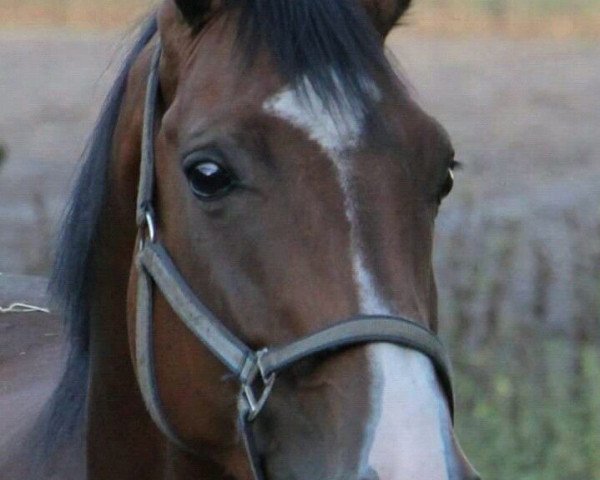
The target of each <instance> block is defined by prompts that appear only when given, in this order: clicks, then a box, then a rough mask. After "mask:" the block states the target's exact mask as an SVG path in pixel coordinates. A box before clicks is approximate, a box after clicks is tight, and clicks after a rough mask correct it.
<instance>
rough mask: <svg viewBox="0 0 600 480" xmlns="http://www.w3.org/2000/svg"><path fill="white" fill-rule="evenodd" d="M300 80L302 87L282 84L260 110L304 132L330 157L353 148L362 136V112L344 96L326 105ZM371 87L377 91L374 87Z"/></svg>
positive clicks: (304, 81) (337, 155) (363, 120)
mask: <svg viewBox="0 0 600 480" xmlns="http://www.w3.org/2000/svg"><path fill="white" fill-rule="evenodd" d="M303 83H304V85H302V86H301V87H292V86H285V87H284V88H283V89H281V90H279V91H278V92H276V93H275V94H274V95H271V96H270V97H268V98H267V99H266V101H265V102H264V104H263V110H264V111H265V112H267V113H269V114H272V115H274V116H276V117H278V118H280V119H282V120H285V121H287V122H288V123H290V124H292V125H293V126H295V127H297V128H300V129H302V130H303V131H305V132H306V133H307V135H308V137H309V138H310V139H311V140H313V141H315V142H316V143H318V144H319V145H320V146H321V147H322V148H323V149H324V150H325V151H326V152H327V153H329V154H330V156H334V157H339V156H340V154H341V153H342V152H344V151H349V150H352V149H354V148H356V147H357V146H358V144H359V142H360V140H361V137H362V135H363V130H364V128H363V127H364V122H365V115H364V113H363V112H362V111H361V110H359V109H357V108H353V103H352V102H351V101H350V99H344V98H343V97H342V99H341V100H340V101H339V102H337V104H336V105H334V106H328V105H326V104H325V103H324V102H323V100H322V99H321V97H320V96H319V95H318V94H317V92H316V91H315V90H314V88H313V87H312V85H311V84H310V83H309V82H308V81H307V80H303ZM372 89H373V91H374V92H377V93H378V90H377V89H376V87H374V86H373V87H372Z"/></svg>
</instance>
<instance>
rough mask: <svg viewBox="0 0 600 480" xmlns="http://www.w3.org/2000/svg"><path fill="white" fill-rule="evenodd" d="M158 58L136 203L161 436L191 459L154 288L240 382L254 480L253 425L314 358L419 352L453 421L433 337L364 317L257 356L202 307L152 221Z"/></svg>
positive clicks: (146, 391) (144, 367)
mask: <svg viewBox="0 0 600 480" xmlns="http://www.w3.org/2000/svg"><path fill="white" fill-rule="evenodd" d="M160 56H161V48H160V45H159V46H158V47H157V49H156V51H155V53H154V56H153V58H152V65H151V70H150V74H149V77H148V85H147V91H146V99H145V107H144V108H145V110H144V124H143V133H142V159H141V165H140V182H139V190H138V202H137V223H138V227H139V230H140V232H139V236H140V245H139V249H138V253H137V266H138V272H139V275H138V285H137V312H136V371H137V377H138V383H139V386H140V390H141V392H142V395H143V398H144V401H145V403H146V407H147V409H148V411H149V413H150V415H151V417H152V419H153V420H154V422H156V424H157V425H158V427H159V428H160V430H161V431H162V432H163V434H164V435H166V436H167V437H168V438H169V439H170V440H171V441H172V442H173V443H175V444H177V445H179V446H180V447H181V448H182V449H184V450H186V451H190V452H191V451H192V450H191V449H190V448H189V446H187V445H186V444H185V442H183V441H182V440H181V439H180V437H179V436H178V434H177V432H176V431H175V430H174V429H173V427H172V426H171V424H170V423H169V420H168V418H167V416H166V415H165V412H164V409H163V407H162V404H161V400H160V397H159V394H158V388H157V383H156V377H155V374H154V356H153V348H152V345H153V330H152V312H153V307H152V298H153V289H154V288H155V287H156V288H158V291H159V292H160V293H161V294H162V295H163V296H164V297H165V299H166V300H167V302H168V303H169V305H170V306H171V307H172V308H173V310H174V311H175V313H176V314H177V316H178V317H179V318H180V320H181V321H182V322H183V323H184V324H185V325H186V326H187V327H188V328H189V330H190V331H191V332H192V333H193V334H194V335H195V336H196V337H197V338H198V340H200V342H202V344H203V345H204V346H205V347H206V348H208V349H209V350H210V351H211V352H212V353H213V354H214V355H215V356H216V357H217V358H218V359H219V360H220V361H221V363H223V365H224V366H225V367H226V368H227V369H228V370H229V371H230V372H231V374H232V375H233V376H234V377H235V378H236V379H237V381H238V382H239V384H240V393H239V398H238V409H239V425H240V430H241V433H242V436H243V439H244V443H245V447H246V450H247V453H248V458H249V461H250V464H251V467H252V471H253V473H254V477H255V479H256V480H264V479H265V476H264V471H263V469H262V465H261V458H260V456H259V454H258V452H257V451H256V448H255V442H254V439H253V431H252V426H251V424H252V422H253V421H254V420H255V419H256V417H257V416H258V415H259V414H260V412H261V410H262V409H263V407H264V406H265V404H266V403H267V400H268V398H269V394H270V393H271V390H272V388H273V386H274V384H275V379H276V376H277V374H278V373H279V372H282V371H283V370H285V369H286V368H287V367H289V366H291V365H293V364H294V363H296V362H298V361H300V360H303V359H305V358H308V357H311V356H313V355H316V354H320V353H325V352H330V353H334V352H335V351H337V350H340V349H342V348H344V347H348V346H352V345H357V344H365V343H372V342H388V343H393V344H396V345H400V346H402V347H405V348H411V349H413V350H417V351H419V352H421V353H423V354H425V355H427V356H428V357H429V358H430V359H431V361H432V362H433V365H434V366H435V369H436V372H437V374H438V376H439V379H440V381H441V384H442V386H443V388H444V392H445V394H446V396H447V399H448V403H449V405H450V410H451V412H452V413H453V410H454V406H453V394H452V384H451V377H450V363H449V360H448V357H447V355H446V352H445V350H444V347H443V345H442V344H441V342H440V340H439V339H438V337H437V336H436V335H435V334H434V333H433V332H431V331H429V330H428V329H426V328H424V327H422V326H421V325H419V324H417V323H415V322H413V321H411V320H407V319H405V318H400V317H390V316H366V315H361V316H357V317H354V318H352V319H349V320H346V321H343V322H340V323H337V324H334V325H333V326H331V327H328V328H325V329H324V330H321V331H318V332H316V333H313V334H311V335H308V336H306V337H304V338H301V339H299V340H296V341H294V342H292V343H290V344H287V345H278V346H275V347H271V348H265V349H263V350H260V351H253V350H252V349H250V348H249V347H248V346H247V345H245V344H244V342H242V341H241V340H240V339H239V338H237V337H236V336H235V335H233V334H232V333H231V332H230V331H229V330H227V329H226V328H225V326H224V325H223V324H222V323H221V322H220V321H219V320H218V319H217V318H216V317H215V316H214V315H213V314H212V313H211V312H210V311H209V310H208V309H207V308H206V307H205V306H204V305H203V304H202V302H201V301H200V300H199V299H198V297H197V296H196V294H195V293H194V292H193V291H192V290H191V289H190V287H189V285H188V284H187V282H186V281H185V279H184V278H183V277H182V275H181V274H180V273H179V271H178V270H177V268H176V267H175V265H174V264H173V261H172V260H171V257H170V256H169V254H168V252H167V251H166V249H165V248H164V247H163V245H162V244H161V242H160V240H159V239H158V237H157V231H156V226H155V221H154V218H155V215H154V210H153V208H152V201H153V192H154V175H155V174H154V122H155V113H156V111H155V110H156V101H157V96H158V92H159V80H158V77H159V74H158V67H159V63H160Z"/></svg>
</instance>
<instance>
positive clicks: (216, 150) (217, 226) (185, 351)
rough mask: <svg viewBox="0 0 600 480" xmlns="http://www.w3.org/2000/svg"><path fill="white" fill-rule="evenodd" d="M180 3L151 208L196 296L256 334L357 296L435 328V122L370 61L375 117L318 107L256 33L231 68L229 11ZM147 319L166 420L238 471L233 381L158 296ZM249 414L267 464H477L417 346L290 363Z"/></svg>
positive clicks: (454, 472)
mask: <svg viewBox="0 0 600 480" xmlns="http://www.w3.org/2000/svg"><path fill="white" fill-rule="evenodd" d="M178 16H179V12H178V11H177V10H176V9H175V7H174V6H173V5H171V4H169V3H167V4H165V6H164V7H163V9H162V11H161V14H160V24H161V31H162V42H163V45H164V49H165V50H164V52H165V53H164V58H163V62H162V70H161V86H162V92H163V97H164V101H165V105H164V113H163V115H162V120H161V123H160V127H159V129H158V133H157V138H156V154H157V172H156V176H157V198H156V209H157V216H158V218H159V219H160V223H159V231H160V234H161V240H162V241H163V242H164V244H165V246H166V247H167V249H168V250H169V252H170V253H171V255H172V256H173V258H174V260H175V262H176V264H177V266H178V268H179V269H180V270H181V271H182V273H183V274H184V276H185V277H186V279H187V281H188V282H189V284H190V285H191V286H192V288H193V289H194V290H195V292H196V293H197V294H198V296H199V298H201V299H202V301H203V302H204V303H205V304H206V305H207V306H208V307H209V308H210V309H211V310H212V311H213V312H214V313H215V314H216V316H217V317H218V318H219V319H221V321H222V322H223V323H224V324H225V325H226V326H227V327H228V328H230V329H231V330H232V331H234V332H235V333H236V335H238V336H239V337H240V338H242V339H244V341H246V342H247V343H248V344H249V345H250V346H252V347H256V348H260V347H263V346H270V345H277V344H280V343H284V342H288V341H291V340H294V339H296V338H299V337H301V336H304V335H307V334H309V333H311V332H313V331H315V330H318V329H320V328H323V327H325V326H328V325H331V324H332V323H333V322H335V321H338V320H341V319H345V318H348V317H350V316H353V315H355V314H358V313H364V314H398V315H403V316H406V317H410V318H414V319H420V320H421V321H422V322H423V323H424V324H426V325H427V326H429V327H430V328H436V323H437V320H436V289H435V283H434V277H433V272H432V267H431V249H432V236H433V224H434V219H435V216H436V213H437V209H438V206H439V201H440V198H441V197H442V196H443V195H445V194H446V193H447V191H448V190H449V182H450V181H451V179H450V176H451V174H450V169H451V167H452V164H453V152H452V148H451V146H450V143H449V141H448V138H447V136H446V134H445V132H444V131H443V129H442V128H441V127H440V126H439V125H438V124H437V123H436V122H435V121H434V120H433V119H432V118H431V117H429V116H428V115H426V114H425V113H424V112H423V111H422V110H421V109H420V108H419V107H418V106H417V105H416V104H415V103H414V102H413V101H412V100H411V99H410V98H409V96H408V95H407V94H406V91H405V90H404V89H402V88H401V87H400V86H399V84H398V82H397V80H396V79H394V78H392V77H391V76H390V75H388V74H387V73H386V72H381V73H380V74H378V75H374V76H373V78H370V79H365V81H368V82H369V86H368V90H369V91H370V92H371V94H372V96H373V100H374V102H375V103H376V105H377V115H374V114H372V113H370V112H368V111H364V110H361V109H357V108H353V107H352V103H351V102H349V103H347V104H346V103H344V102H341V103H340V104H338V105H337V106H335V107H333V108H331V106H330V105H327V104H326V102H325V101H324V100H323V99H322V98H321V96H320V95H319V94H318V92H317V91H315V89H313V88H312V86H311V85H310V84H309V85H304V88H303V89H301V90H299V89H298V88H297V85H296V86H294V85H291V84H287V83H286V82H285V81H284V80H283V77H282V75H281V74H280V73H279V72H278V71H277V69H276V68H275V66H274V65H273V61H272V59H271V58H270V56H269V54H268V52H267V51H266V50H265V51H261V52H259V53H257V55H256V57H255V59H254V61H253V62H252V65H250V66H246V67H245V68H244V69H240V68H239V58H238V56H237V53H236V45H237V44H236V42H235V38H236V23H235V21H233V20H232V18H235V15H233V17H232V15H224V16H220V17H219V16H217V17H215V18H213V19H212V20H211V21H210V22H209V23H208V24H207V25H205V26H204V27H203V28H202V30H201V31H200V33H198V34H196V35H191V34H190V31H189V28H188V26H187V25H183V24H181V22H180V20H179V18H178ZM236 65H237V66H236ZM241 71H242V72H243V74H240V72H241ZM154 317H155V324H156V327H155V332H156V333H155V347H156V364H157V372H156V373H157V377H158V383H159V385H160V394H161V397H162V401H163V404H164V406H165V410H166V411H167V412H168V414H169V417H170V419H171V421H172V423H173V425H174V427H175V428H176V429H177V430H178V432H180V434H181V436H182V437H183V438H184V439H185V440H186V441H187V442H188V443H190V444H191V445H193V446H195V447H197V449H198V450H202V451H204V452H207V458H210V460H211V461H212V462H215V463H217V464H218V465H221V466H222V467H223V468H224V469H225V471H226V472H227V473H228V474H229V475H231V476H233V477H234V478H239V479H246V478H248V477H249V471H248V467H247V461H246V459H245V456H244V452H243V451H242V449H241V447H240V444H239V441H238V439H239V438H238V434H237V431H236V424H235V419H236V397H237V387H236V385H235V382H228V381H227V380H224V379H223V375H224V373H225V372H224V371H223V369H222V367H221V365H220V364H219V362H218V361H217V360H216V359H214V358H213V357H212V356H211V354H210V353H209V352H208V351H206V350H205V349H204V348H203V347H202V346H201V345H200V344H199V343H198V341H197V340H196V339H195V338H194V337H193V336H192V335H191V334H190V333H189V332H187V331H186V329H185V327H184V326H183V324H181V323H180V322H179V320H178V319H177V317H176V315H175V314H174V313H173V312H172V311H171V309H170V308H169V306H168V305H167V304H166V302H165V301H164V300H163V299H161V298H160V296H158V298H156V302H155V312H154ZM255 427H256V432H257V439H258V444H259V445H258V447H259V450H260V452H261V454H262V455H263V456H264V458H265V462H266V471H267V473H268V475H269V478H273V479H288V478H289V479H298V480H301V479H302V480H304V479H307V480H308V479H311V480H314V479H317V478H318V479H327V480H332V479H345V480H348V479H357V480H358V479H367V478H368V479H374V478H380V479H382V480H400V479H416V478H427V479H429V480H446V479H448V480H449V479H466V478H474V477H473V475H474V474H473V473H472V470H471V468H470V467H469V465H468V463H467V462H466V460H465V459H464V457H463V456H462V453H461V452H460V448H459V447H458V446H457V444H456V440H455V438H454V435H453V431H452V424H451V420H450V415H449V411H448V407H447V404H446V399H445V398H444V396H443V394H442V391H441V388H440V386H439V384H438V381H437V378H436V375H435V373H434V371H433V368H432V365H431V363H430V361H429V360H428V359H427V358H426V357H424V356H423V355H421V354H420V353H416V352H414V351H411V350H406V349H402V348H400V347H397V346H392V345H387V344H371V345H368V346H364V347H355V348H351V349H348V350H346V351H344V352H341V353H338V354H336V355H334V356H331V357H327V358H318V359H311V360H309V361H304V362H302V363H300V364H298V365H297V366H295V367H294V368H292V369H291V370H290V371H289V372H286V374H284V375H282V376H281V377H280V378H279V379H278V382H277V386H276V388H275V389H274V391H273V393H272V396H271V398H270V399H269V403H268V404H267V406H266V408H265V410H264V412H263V413H262V414H261V416H260V417H259V419H258V420H257V421H256V424H255Z"/></svg>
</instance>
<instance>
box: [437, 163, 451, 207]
mask: <svg viewBox="0 0 600 480" xmlns="http://www.w3.org/2000/svg"><path fill="white" fill-rule="evenodd" d="M453 187H454V172H453V171H452V169H448V176H447V177H446V180H445V181H444V184H443V185H442V188H441V190H440V192H439V193H438V203H442V200H443V199H444V198H446V197H447V196H448V195H450V192H451V191H452V188H453Z"/></svg>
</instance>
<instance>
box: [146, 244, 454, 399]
mask: <svg viewBox="0 0 600 480" xmlns="http://www.w3.org/2000/svg"><path fill="white" fill-rule="evenodd" d="M138 259H139V262H140V265H141V266H143V268H144V270H145V271H146V272H147V274H148V275H150V277H151V278H152V280H153V281H154V282H155V283H156V285H157V286H158V288H159V290H160V291H161V293H162V294H163V295H164V296H165V298H166V299H167V301H168V302H169V305H171V308H173V310H174V311H175V313H177V316H178V317H179V318H180V319H181V320H182V321H183V322H184V323H185V324H186V326H187V327H188V328H189V329H190V331H191V332H192V333H193V334H194V335H195V336H196V337H197V338H198V340H200V341H201V342H202V343H203V344H204V345H205V346H206V347H207V348H208V349H209V350H210V351H211V352H213V354H214V355H215V356H216V357H217V358H219V360H220V361H221V362H222V363H223V364H224V365H225V366H226V367H227V368H228V369H229V370H230V371H231V373H233V374H234V375H235V376H236V377H237V378H238V379H239V380H240V382H241V383H246V382H247V381H248V380H250V379H252V378H254V376H255V375H256V374H257V371H256V370H258V369H261V370H262V371H261V374H262V375H264V376H269V375H270V374H272V373H278V372H280V371H282V370H285V369H286V368H287V367H289V366H290V365H292V364H294V363H296V362H298V361H300V360H302V359H304V358H307V357H311V356H314V355H316V354H319V353H324V352H331V351H334V350H337V349H340V348H342V347H347V346H350V345H357V344H361V343H372V342H388V343H394V344H397V345H400V346H403V347H407V348H411V349H413V350H417V351H419V352H422V353H423V354H425V355H427V356H428V357H429V358H430V359H431V361H432V362H433V364H434V365H435V368H436V370H437V372H438V374H439V376H440V380H441V381H442V385H443V387H444V389H445V392H446V395H447V396H448V400H449V402H450V406H451V410H452V409H453V407H452V398H453V395H452V385H451V380H450V378H451V374H450V367H449V364H450V362H449V360H448V358H447V355H446V352H445V350H444V347H443V345H442V344H441V342H440V341H439V339H438V338H437V337H436V336H435V335H434V334H433V333H432V332H430V331H429V330H427V329H425V328H424V327H422V326H420V325H419V324H417V323H415V322H413V321H411V320H408V319H405V318H401V317H387V316H372V315H363V316H358V317H355V318H353V319H350V320H346V321H343V322H340V323H338V324H336V325H333V326H331V327H328V328H326V329H323V330H321V331H319V332H316V333H314V334H311V335H309V336H307V337H304V338H302V339H300V340H297V341H295V342H292V343H290V344H288V345H283V346H278V347H274V348H272V349H269V350H267V351H266V352H264V353H263V354H262V355H260V360H259V358H258V352H252V350H251V349H250V348H248V347H247V346H245V345H244V343H243V342H241V341H240V340H239V339H238V338H237V337H235V335H233V334H232V333H231V332H230V331H229V330H227V329H226V328H225V327H224V326H223V324H222V323H221V322H219V321H218V320H217V319H216V317H215V316H214V315H213V314H212V313H211V312H210V311H209V310H208V309H207V308H206V307H205V306H204V305H203V304H202V303H201V302H200V301H199V300H198V298H197V297H196V296H195V294H194V292H192V290H191V289H190V288H189V286H188V284H187V283H186V281H185V279H184V278H183V277H182V275H181V273H179V271H178V270H177V268H176V267H175V265H174V264H173V262H172V260H171V258H170V257H169V254H168V253H167V252H166V250H165V249H164V247H163V246H162V245H161V244H160V243H147V244H146V245H145V246H144V248H143V249H142V250H141V252H140V253H139V256H138Z"/></svg>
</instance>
